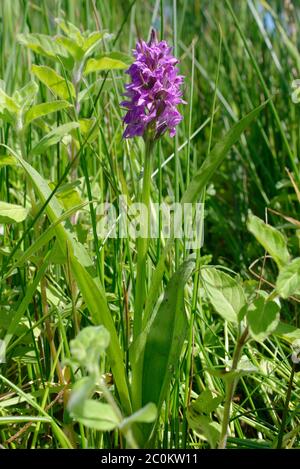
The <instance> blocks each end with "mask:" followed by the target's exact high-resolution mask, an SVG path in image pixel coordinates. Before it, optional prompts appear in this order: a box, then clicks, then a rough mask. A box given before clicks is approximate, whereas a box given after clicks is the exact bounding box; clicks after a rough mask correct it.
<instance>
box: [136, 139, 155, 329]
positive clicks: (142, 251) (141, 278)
mask: <svg viewBox="0 0 300 469" xmlns="http://www.w3.org/2000/svg"><path fill="white" fill-rule="evenodd" d="M153 146H154V144H153V141H151V140H150V139H148V140H147V141H146V148H145V162H144V174H143V189H142V194H141V199H140V202H141V203H142V204H143V205H144V207H145V208H146V209H147V221H146V220H143V221H144V222H145V224H146V225H145V227H146V228H145V229H146V230H147V232H146V235H145V231H144V229H143V232H142V233H141V236H140V237H139V238H138V239H137V273H136V287H135V292H136V294H135V304H134V324H133V335H134V338H136V337H137V336H138V335H139V333H140V332H141V329H142V311H143V307H144V302H145V295H146V280H147V277H146V266H147V262H146V261H147V252H148V239H149V234H150V189H151V168H152V150H153Z"/></svg>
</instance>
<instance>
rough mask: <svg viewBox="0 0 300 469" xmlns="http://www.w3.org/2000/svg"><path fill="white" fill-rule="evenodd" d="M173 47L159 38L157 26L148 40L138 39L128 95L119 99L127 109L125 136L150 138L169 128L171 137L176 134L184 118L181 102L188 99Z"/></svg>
mask: <svg viewBox="0 0 300 469" xmlns="http://www.w3.org/2000/svg"><path fill="white" fill-rule="evenodd" d="M171 51H172V48H171V47H169V46H168V44H167V42H166V41H160V42H158V40H157V36H156V32H155V30H154V29H152V31H151V35H150V40H149V42H148V43H146V42H145V41H143V40H140V41H138V42H137V44H136V48H135V49H134V50H133V56H134V57H135V61H134V62H133V64H131V65H130V67H129V68H128V70H126V73H127V74H128V75H129V76H130V78H131V81H130V83H128V84H127V85H125V92H124V93H123V95H124V97H125V99H124V101H122V102H121V103H120V105H121V106H122V107H123V108H124V109H126V110H127V112H126V115H125V116H124V118H123V122H124V123H125V125H126V128H125V131H124V134H123V137H124V138H132V137H135V136H143V137H144V138H147V135H148V134H151V138H153V139H154V140H155V139H157V138H159V137H161V136H162V135H163V134H164V133H165V132H167V131H169V134H170V136H171V137H173V136H174V135H175V134H176V126H177V125H178V124H179V123H180V122H181V120H182V115H181V114H180V112H179V111H178V105H179V104H186V102H185V101H184V100H183V99H182V90H181V85H182V83H183V80H184V77H183V76H182V75H180V74H179V70H178V68H177V66H176V65H177V64H178V59H177V58H175V57H174V56H173V55H172V54H171Z"/></svg>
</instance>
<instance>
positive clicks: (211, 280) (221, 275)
mask: <svg viewBox="0 0 300 469" xmlns="http://www.w3.org/2000/svg"><path fill="white" fill-rule="evenodd" d="M201 277H202V280H203V284H204V288H205V291H206V293H207V295H208V298H209V300H210V302H211V304H212V305H213V307H214V308H215V310H216V311H217V313H219V314H220V316H222V318H223V319H225V320H226V321H230V322H234V323H237V322H238V314H239V311H240V310H241V308H242V307H243V306H244V304H245V303H246V298H245V294H244V291H243V288H242V286H241V285H240V284H239V283H238V282H237V281H236V280H235V279H234V278H233V277H231V276H230V275H228V274H226V273H225V272H222V271H221V270H218V269H215V268H213V267H212V268H211V267H206V268H202V269H201Z"/></svg>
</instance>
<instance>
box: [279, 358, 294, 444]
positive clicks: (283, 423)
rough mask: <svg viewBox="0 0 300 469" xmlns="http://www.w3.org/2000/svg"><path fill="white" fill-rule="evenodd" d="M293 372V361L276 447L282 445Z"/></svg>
mask: <svg viewBox="0 0 300 469" xmlns="http://www.w3.org/2000/svg"><path fill="white" fill-rule="evenodd" d="M294 374H295V363H293V365H292V371H291V376H290V380H289V386H288V390H287V393H286V398H285V403H284V409H283V414H282V420H281V426H280V430H279V434H278V440H277V446H276V449H281V447H282V441H283V435H284V431H285V425H286V418H287V415H288V411H289V403H290V400H291V394H292V387H293V381H294Z"/></svg>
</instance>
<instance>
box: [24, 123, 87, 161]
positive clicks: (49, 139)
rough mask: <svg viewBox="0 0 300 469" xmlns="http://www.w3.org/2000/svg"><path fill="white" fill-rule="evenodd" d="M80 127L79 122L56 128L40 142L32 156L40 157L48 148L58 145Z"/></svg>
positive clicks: (32, 151)
mask: <svg viewBox="0 0 300 469" xmlns="http://www.w3.org/2000/svg"><path fill="white" fill-rule="evenodd" d="M78 127H79V124H78V122H69V123H68V124H63V125H60V126H59V127H56V128H55V129H53V130H52V131H51V132H49V133H48V135H45V137H43V138H42V139H41V140H40V141H39V143H38V144H37V145H36V146H35V147H34V148H33V149H32V150H31V155H40V154H41V153H44V152H45V151H46V150H47V148H49V147H50V146H52V145H55V144H56V143H58V142H59V141H60V140H61V139H62V138H63V137H64V136H65V135H68V134H70V132H71V130H73V129H76V128H78Z"/></svg>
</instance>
